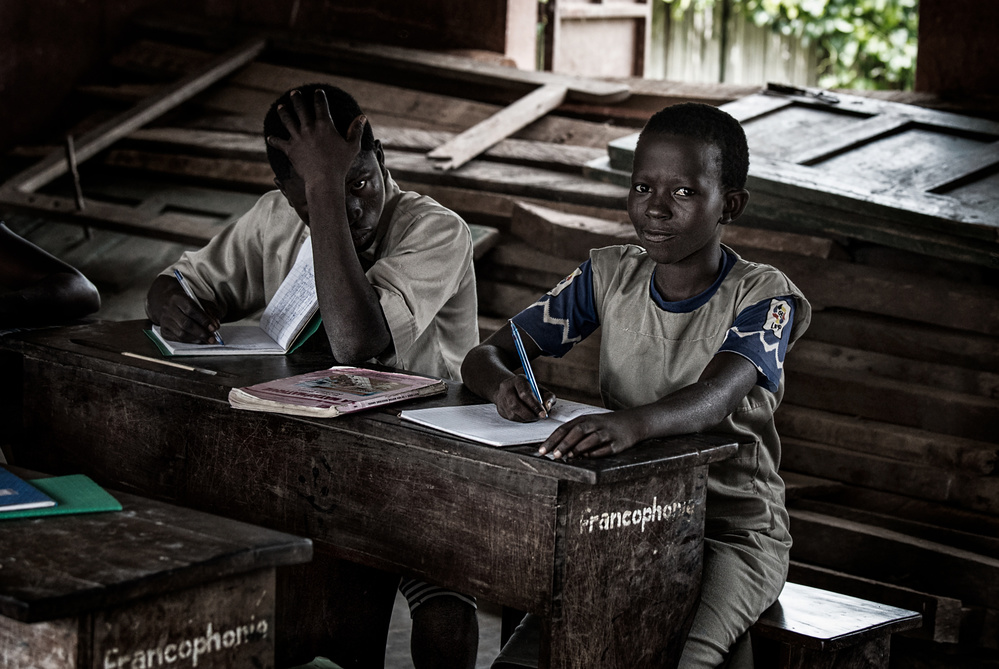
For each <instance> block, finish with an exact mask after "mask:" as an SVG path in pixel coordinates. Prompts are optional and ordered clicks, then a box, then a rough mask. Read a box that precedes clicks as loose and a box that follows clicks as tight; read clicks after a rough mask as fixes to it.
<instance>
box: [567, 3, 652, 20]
mask: <svg viewBox="0 0 999 669" xmlns="http://www.w3.org/2000/svg"><path fill="white" fill-rule="evenodd" d="M558 15H559V18H562V19H569V20H572V21H592V20H599V19H644V18H648V16H649V7H648V5H647V4H646V3H644V2H643V3H639V4H630V3H624V2H613V3H604V4H593V5H591V4H583V3H573V2H563V3H560V4H559V6H558Z"/></svg>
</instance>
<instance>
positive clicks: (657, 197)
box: [628, 134, 749, 265]
mask: <svg viewBox="0 0 999 669" xmlns="http://www.w3.org/2000/svg"><path fill="white" fill-rule="evenodd" d="M733 193H742V194H745V197H746V199H748V195H749V194H748V192H746V191H745V190H741V191H729V192H726V189H725V187H724V186H723V185H722V181H721V150H720V149H719V148H718V147H717V146H715V145H714V144H709V143H707V142H704V141H702V140H700V139H697V138H693V137H681V136H678V135H665V134H658V135H651V136H648V137H643V138H642V141H641V142H639V144H638V147H637V148H636V150H635V161H634V168H633V171H632V175H631V190H630V192H629V193H628V216H629V217H630V218H631V223H632V225H634V226H635V231H636V232H638V237H639V240H640V243H641V244H642V246H644V247H645V249H646V251H648V253H649V256H650V257H651V258H652V259H653V260H655V261H656V262H657V263H660V264H666V265H670V264H673V263H677V262H680V261H681V260H685V259H687V258H689V257H691V256H694V255H697V254H698V253H699V252H705V251H707V252H711V253H713V251H714V248H713V247H715V246H717V245H718V242H719V241H720V233H721V225H723V224H725V223H729V222H730V221H732V220H733V219H734V218H735V217H736V216H738V215H739V214H740V213H742V208H743V207H744V206H745V201H743V202H742V203H741V206H738V203H737V202H736V203H734V202H733V201H732V194H733ZM737 197H741V196H737Z"/></svg>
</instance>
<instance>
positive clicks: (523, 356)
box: [510, 320, 555, 418]
mask: <svg viewBox="0 0 999 669" xmlns="http://www.w3.org/2000/svg"><path fill="white" fill-rule="evenodd" d="M510 332H511V333H512V334H513V344H514V347H516V349H517V356H518V357H519V358H520V365H521V367H522V368H523V370H524V376H525V377H527V383H528V384H529V385H530V387H531V393H532V394H533V396H534V399H535V400H537V402H538V406H540V408H541V410H540V411H538V412H537V415H538V416H539V417H541V418H547V417H548V410H549V409H551V407H552V406H554V404H555V396H554V395H551V393H549V395H551V397H550V399H549V400H548V402H547V403H546V402H545V400H544V399H543V398H542V397H541V389H540V388H539V387H538V382H537V380H536V379H535V378H534V370H533V369H531V360H530V358H529V357H528V355H527V351H526V350H525V349H524V341H523V340H522V339H521V338H520V330H518V329H517V326H516V324H514V322H513V321H512V320H511V321H510Z"/></svg>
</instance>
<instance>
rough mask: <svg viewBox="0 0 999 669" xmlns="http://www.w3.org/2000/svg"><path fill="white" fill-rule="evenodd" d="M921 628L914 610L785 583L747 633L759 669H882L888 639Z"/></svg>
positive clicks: (917, 614) (885, 663)
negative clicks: (777, 597)
mask: <svg viewBox="0 0 999 669" xmlns="http://www.w3.org/2000/svg"><path fill="white" fill-rule="evenodd" d="M921 624H922V616H921V615H920V614H919V613H916V612H915V611H909V610H907V609H900V608H896V607H894V606H888V605H886V604H878V603H876V602H870V601H867V600H865V599H858V598H856V597H850V596H848V595H841V594H839V593H835V592H829V591H828V590H821V589H819V588H812V587H809V586H806V585H798V584H797V583H786V584H785V585H784V590H783V591H782V592H781V594H780V598H779V599H778V600H777V603H776V604H774V605H773V606H771V607H770V608H769V609H767V610H766V611H765V612H764V613H763V615H762V616H760V619H759V620H758V621H757V622H756V624H755V625H753V627H752V628H751V629H750V634H751V636H752V639H753V655H754V656H755V658H756V666H757V667H758V668H760V669H799V668H800V669H806V668H807V669H833V668H835V669H854V668H857V669H860V668H868V667H869V668H871V669H874V668H875V667H884V668H885V669H887V667H888V655H889V651H890V642H891V635H892V634H894V633H895V632H902V631H905V630H910V629H915V628H917V627H919V626H920V625H921Z"/></svg>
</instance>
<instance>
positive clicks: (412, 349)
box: [163, 170, 479, 380]
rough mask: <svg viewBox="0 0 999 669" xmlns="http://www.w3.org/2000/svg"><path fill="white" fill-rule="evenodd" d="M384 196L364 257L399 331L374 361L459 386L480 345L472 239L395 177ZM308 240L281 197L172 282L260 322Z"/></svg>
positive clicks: (194, 254) (268, 198)
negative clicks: (182, 281) (470, 356)
mask: <svg viewBox="0 0 999 669" xmlns="http://www.w3.org/2000/svg"><path fill="white" fill-rule="evenodd" d="M385 191H386V192H385V208H384V210H383V213H382V216H383V218H384V217H386V216H387V217H388V221H387V227H386V228H385V231H384V233H382V232H381V230H379V233H378V236H377V238H376V240H375V242H374V243H373V244H372V246H371V247H370V248H369V249H367V250H366V251H365V252H364V253H362V254H361V256H362V258H364V259H365V260H366V261H367V262H368V263H371V266H370V268H369V269H368V270H367V272H366V274H367V277H368V281H370V282H371V285H372V286H373V287H374V289H375V292H377V293H378V299H379V302H380V303H381V307H382V311H383V312H384V314H385V320H386V322H387V323H388V327H389V330H390V331H391V333H392V346H391V348H390V350H388V351H386V352H385V353H384V354H382V355H380V356H378V357H377V358H375V359H374V362H377V363H380V364H383V365H388V366H390V367H396V368H399V369H404V370H408V371H413V372H417V373H422V374H429V375H432V376H439V377H444V378H451V379H456V380H460V378H461V372H460V369H461V361H462V359H463V358H464V357H465V354H466V353H467V352H468V350H469V349H470V348H472V347H473V346H475V345H476V344H477V343H478V340H479V335H478V323H477V311H478V309H477V303H476V293H475V274H474V271H473V267H472V238H471V233H470V232H469V229H468V226H467V225H466V224H465V222H464V221H463V220H462V219H461V217H459V216H458V215H457V214H456V213H454V212H453V211H451V210H450V209H447V208H446V207H444V206H442V205H440V204H438V203H437V202H436V201H434V200H433V199H431V198H429V197H426V196H423V195H420V194H418V193H414V192H411V191H401V190H400V189H399V186H398V185H397V184H396V183H395V181H394V180H393V179H392V177H391V175H390V174H389V173H388V170H386V171H385ZM384 223H386V221H385V220H383V221H382V222H381V223H380V224H379V227H380V228H381V225H382V224H384ZM308 238H309V227H308V226H307V225H306V224H305V223H304V222H303V221H302V219H301V218H299V217H298V214H296V213H295V210H294V209H293V208H292V207H291V205H289V204H288V201H287V200H286V199H285V197H284V196H283V195H282V194H281V192H280V191H276V190H275V191H271V192H269V193H266V194H264V195H263V196H261V198H260V199H259V200H258V201H257V203H256V204H255V205H254V206H253V208H252V209H250V211H248V212H247V213H246V214H244V215H243V216H242V217H240V219H239V220H238V221H236V223H234V224H233V225H231V226H230V227H228V228H227V229H225V230H224V231H222V232H221V233H219V234H218V235H217V236H216V237H214V238H213V239H212V240H211V241H210V242H209V243H208V244H207V245H206V246H204V247H203V248H201V249H199V250H197V251H189V252H186V253H184V254H183V255H182V256H181V258H180V260H179V261H178V262H177V263H175V264H174V265H172V266H171V267H168V268H167V269H166V270H164V272H163V274H168V275H172V273H173V270H174V269H175V268H176V269H179V270H180V271H181V273H182V274H183V275H184V277H185V278H186V279H187V281H188V283H190V285H191V289H192V290H193V291H194V293H195V294H196V295H197V296H198V298H199V299H205V300H211V301H213V302H215V303H216V304H218V305H219V307H221V308H222V309H223V310H224V314H225V320H227V321H233V320H239V319H242V318H247V317H252V316H255V315H258V314H259V312H260V311H261V310H263V308H264V307H265V306H266V305H267V303H268V302H269V301H270V300H271V298H273V297H274V293H275V292H276V291H277V289H278V287H279V286H280V285H281V282H282V281H284V278H285V277H286V276H287V275H288V273H289V272H290V271H291V268H292V266H293V265H294V264H295V259H296V258H297V256H298V250H299V248H301V246H302V244H303V243H304V242H305V240H306V239H308ZM317 336H321V335H317Z"/></svg>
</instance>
